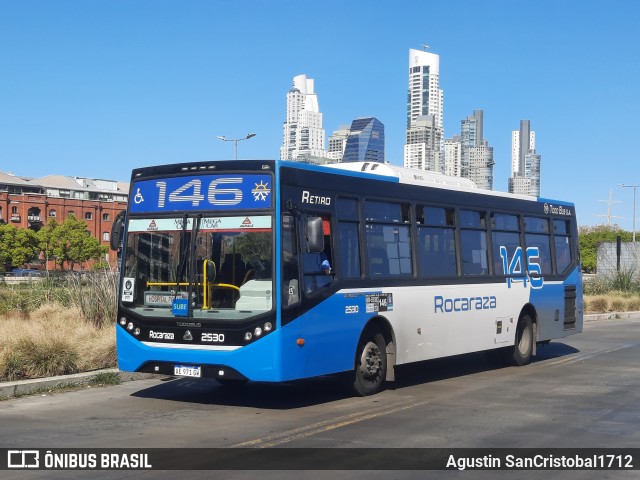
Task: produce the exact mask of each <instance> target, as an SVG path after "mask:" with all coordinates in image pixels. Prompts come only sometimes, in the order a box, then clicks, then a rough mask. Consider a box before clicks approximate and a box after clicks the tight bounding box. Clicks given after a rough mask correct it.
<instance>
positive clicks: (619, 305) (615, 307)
mask: <svg viewBox="0 0 640 480" xmlns="http://www.w3.org/2000/svg"><path fill="white" fill-rule="evenodd" d="M627 304H628V301H627V300H626V299H625V298H624V297H612V298H611V302H610V303H609V309H610V310H611V311H612V312H624V311H626V310H627Z"/></svg>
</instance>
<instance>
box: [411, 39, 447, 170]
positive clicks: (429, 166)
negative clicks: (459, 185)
mask: <svg viewBox="0 0 640 480" xmlns="http://www.w3.org/2000/svg"><path fill="white" fill-rule="evenodd" d="M443 103H444V93H443V92H442V90H441V89H440V57H439V56H438V55H436V54H433V53H430V52H424V51H420V50H414V49H410V50H409V89H408V93H407V134H406V143H405V147H404V166H405V167H407V168H422V169H424V170H435V171H438V172H442V171H443V170H444V127H443V118H442V117H443Z"/></svg>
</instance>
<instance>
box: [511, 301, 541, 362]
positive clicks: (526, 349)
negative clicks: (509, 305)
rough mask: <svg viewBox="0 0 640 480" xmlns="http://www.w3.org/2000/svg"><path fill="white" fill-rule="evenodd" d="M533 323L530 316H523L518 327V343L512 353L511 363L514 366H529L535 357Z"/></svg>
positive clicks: (516, 342)
mask: <svg viewBox="0 0 640 480" xmlns="http://www.w3.org/2000/svg"><path fill="white" fill-rule="evenodd" d="M534 341H535V339H534V338H533V321H532V320H531V317H530V316H529V314H527V313H525V314H523V315H522V316H521V317H520V319H519V320H518V326H517V327H516V341H515V345H514V346H513V351H512V353H511V356H510V357H511V358H510V359H509V360H510V363H511V364H513V365H518V366H521V365H527V364H528V363H530V362H531V357H532V356H533V342H534Z"/></svg>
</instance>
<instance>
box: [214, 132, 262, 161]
mask: <svg viewBox="0 0 640 480" xmlns="http://www.w3.org/2000/svg"><path fill="white" fill-rule="evenodd" d="M255 136H256V134H255V133H250V134H248V135H247V136H246V137H242V138H227V137H225V136H224V135H218V138H219V139H220V140H222V141H223V142H233V159H234V160H237V159H238V142H241V141H242V140H249V139H250V138H253V137H255Z"/></svg>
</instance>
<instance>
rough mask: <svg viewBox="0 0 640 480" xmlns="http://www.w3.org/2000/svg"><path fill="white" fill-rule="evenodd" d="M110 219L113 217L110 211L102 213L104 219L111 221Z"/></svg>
mask: <svg viewBox="0 0 640 480" xmlns="http://www.w3.org/2000/svg"><path fill="white" fill-rule="evenodd" d="M110 219H111V216H110V215H109V214H108V213H103V214H102V220H104V221H105V222H107V221H109V220H110Z"/></svg>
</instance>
